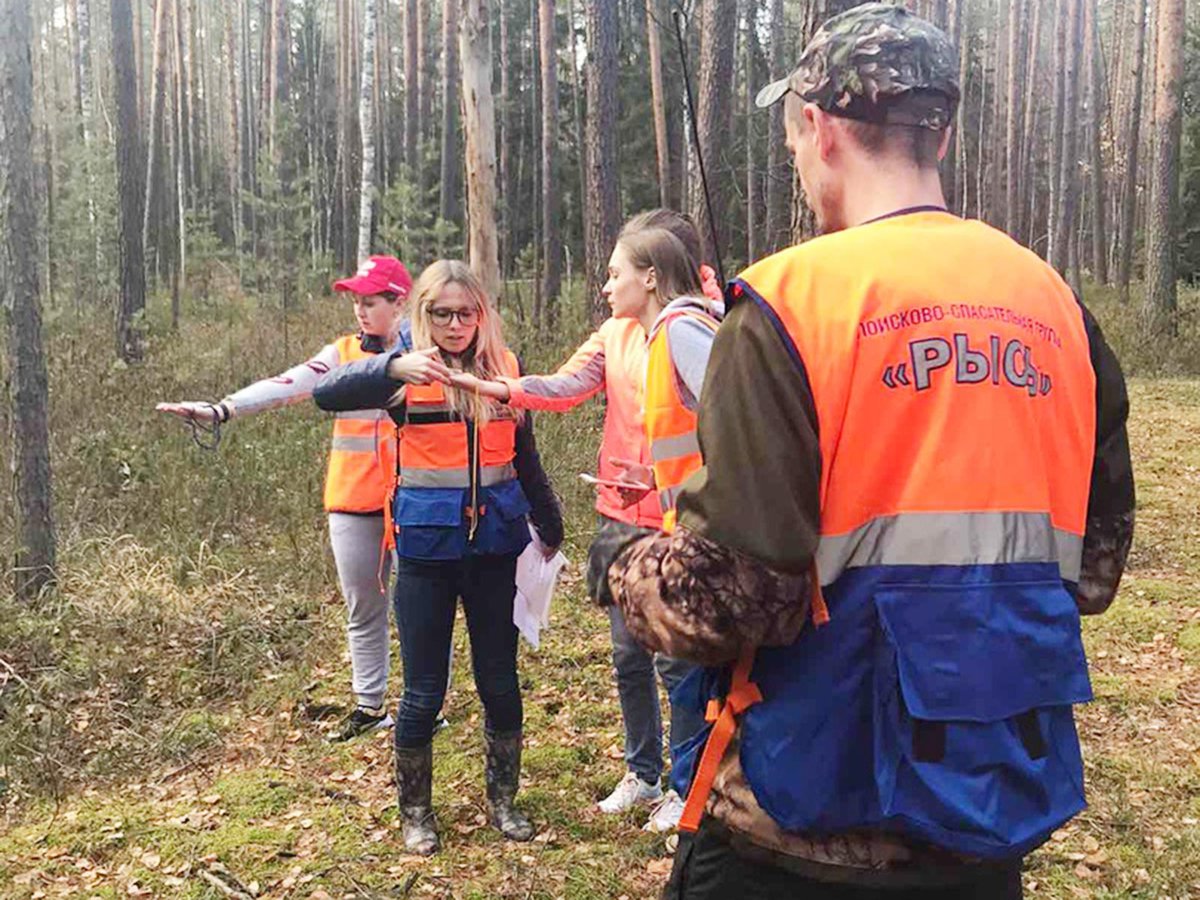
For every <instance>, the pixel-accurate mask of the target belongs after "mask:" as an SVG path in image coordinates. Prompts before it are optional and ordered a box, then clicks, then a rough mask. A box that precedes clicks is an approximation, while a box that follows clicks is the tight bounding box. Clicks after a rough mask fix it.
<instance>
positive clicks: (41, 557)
mask: <svg viewBox="0 0 1200 900" xmlns="http://www.w3.org/2000/svg"><path fill="white" fill-rule="evenodd" d="M117 2H120V0H115V2H114V5H116V3H117ZM32 33H33V24H32V21H31V16H30V9H29V3H28V0H0V83H2V84H3V85H4V87H5V90H4V91H0V103H2V113H3V116H4V126H3V127H2V128H0V218H2V219H3V222H4V240H3V245H2V248H0V253H2V255H0V273H2V275H0V277H2V280H3V285H2V287H0V291H2V292H3V293H2V294H0V296H2V297H3V310H4V312H3V318H4V326H5V327H4V333H5V334H4V336H5V342H4V343H5V346H6V347H7V348H8V349H7V352H8V365H7V368H8V379H7V380H8V385H9V389H8V402H9V403H10V404H11V410H12V411H11V427H12V460H11V466H12V473H13V481H14V484H13V500H14V506H15V509H14V512H15V518H16V525H17V531H18V534H17V542H16V544H17V546H16V553H15V558H14V559H13V560H12V573H13V585H12V587H13V590H14V593H15V594H16V596H17V598H18V599H20V600H22V601H25V602H31V601H33V600H34V599H36V598H37V596H38V594H39V593H40V592H41V590H42V588H44V587H46V586H47V585H48V584H50V583H51V582H52V581H53V580H54V564H55V550H56V547H55V540H54V520H53V515H52V496H51V480H50V430H49V426H48V424H47V421H48V408H49V396H50V391H49V381H48V378H47V375H46V356H45V349H44V347H43V344H42V313H41V308H40V301H39V298H38V293H39V292H38V272H37V265H36V264H35V263H34V260H36V259H37V255H38V247H37V244H38V239H37V234H38V214H37V206H36V205H35V201H34V178H33V67H32V59H31V50H30V47H31V45H30V41H31V39H32Z"/></svg>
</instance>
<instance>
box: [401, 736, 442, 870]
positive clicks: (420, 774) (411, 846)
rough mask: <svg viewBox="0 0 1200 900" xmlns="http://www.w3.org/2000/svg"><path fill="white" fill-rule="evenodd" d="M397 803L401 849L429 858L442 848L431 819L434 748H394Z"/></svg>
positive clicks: (433, 820)
mask: <svg viewBox="0 0 1200 900" xmlns="http://www.w3.org/2000/svg"><path fill="white" fill-rule="evenodd" d="M395 753H396V802H397V806H398V807H399V809H400V822H401V824H402V825H403V827H404V831H403V835H404V846H405V848H406V849H407V850H408V851H409V852H410V853H415V854H417V855H418V856H432V855H433V854H434V853H437V851H438V849H439V848H440V846H441V842H440V840H439V839H438V833H437V820H436V819H434V817H433V745H432V744H426V745H425V746H424V747H415V748H412V747H396V748H395Z"/></svg>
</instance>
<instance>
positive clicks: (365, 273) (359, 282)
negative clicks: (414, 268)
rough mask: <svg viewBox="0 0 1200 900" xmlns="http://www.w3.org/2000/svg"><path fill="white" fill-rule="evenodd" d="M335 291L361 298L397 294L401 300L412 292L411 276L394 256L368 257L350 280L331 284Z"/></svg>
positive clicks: (346, 279)
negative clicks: (349, 292) (347, 292)
mask: <svg viewBox="0 0 1200 900" xmlns="http://www.w3.org/2000/svg"><path fill="white" fill-rule="evenodd" d="M333 289H334V290H335V291H351V292H352V293H355V294H358V295H359V296H361V297H369V296H370V295H372V294H384V293H388V292H390V293H393V294H399V295H400V297H401V299H403V298H404V297H407V296H408V292H409V291H410V290H412V276H411V275H409V274H408V269H406V268H404V263H402V262H400V260H398V259H396V257H394V256H370V257H367V258H366V259H365V260H363V262H362V264H361V265H360V266H359V267H358V271H357V272H355V273H354V275H352V276H351V277H350V278H343V279H342V280H341V281H335V282H334V283H333Z"/></svg>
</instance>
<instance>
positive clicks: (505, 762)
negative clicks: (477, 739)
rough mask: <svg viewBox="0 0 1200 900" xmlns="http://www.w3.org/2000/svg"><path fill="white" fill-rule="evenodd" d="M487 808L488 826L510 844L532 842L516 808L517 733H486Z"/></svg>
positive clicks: (530, 830) (518, 772)
mask: <svg viewBox="0 0 1200 900" xmlns="http://www.w3.org/2000/svg"><path fill="white" fill-rule="evenodd" d="M485 743H486V752H487V762H486V767H485V769H484V773H485V777H486V779H487V798H488V806H489V808H490V810H491V813H492V824H493V825H495V826H496V827H497V828H499V829H500V833H501V834H503V835H504V836H505V837H506V838H508V839H509V840H510V841H528V840H532V839H533V825H532V824H530V822H529V819H527V818H525V814H524V813H523V812H521V811H520V810H519V809H517V807H516V805H515V802H514V801H515V800H516V797H517V785H518V784H519V783H520V781H521V744H522V739H521V731H520V729H518V730H517V731H510V732H507V733H503V732H490V731H488V732H486V733H485Z"/></svg>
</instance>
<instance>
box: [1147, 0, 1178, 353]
mask: <svg viewBox="0 0 1200 900" xmlns="http://www.w3.org/2000/svg"><path fill="white" fill-rule="evenodd" d="M1157 19H1158V21H1157V28H1156V31H1157V35H1158V36H1157V41H1156V43H1157V52H1156V57H1155V62H1154V118H1153V124H1152V128H1153V134H1154V154H1153V157H1152V159H1151V161H1150V207H1149V210H1148V216H1147V223H1146V224H1147V227H1146V302H1145V311H1146V314H1147V318H1148V319H1149V320H1150V321H1151V322H1153V323H1154V324H1155V325H1156V326H1157V327H1159V328H1163V329H1164V330H1166V331H1168V332H1170V333H1174V332H1175V329H1176V325H1177V323H1176V316H1175V309H1176V284H1175V223H1176V222H1177V221H1178V212H1179V143H1180V130H1181V124H1182V118H1181V108H1180V100H1181V95H1182V89H1183V37H1184V22H1185V18H1184V0H1158V16H1157Z"/></svg>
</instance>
